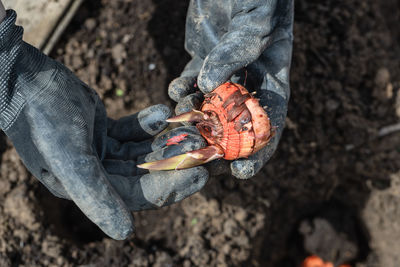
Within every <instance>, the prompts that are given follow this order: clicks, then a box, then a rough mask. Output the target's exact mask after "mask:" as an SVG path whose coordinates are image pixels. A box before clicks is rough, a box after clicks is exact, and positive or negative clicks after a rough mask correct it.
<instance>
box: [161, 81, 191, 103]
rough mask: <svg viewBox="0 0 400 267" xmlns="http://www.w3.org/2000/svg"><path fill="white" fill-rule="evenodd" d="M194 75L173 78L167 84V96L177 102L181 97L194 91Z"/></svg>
mask: <svg viewBox="0 0 400 267" xmlns="http://www.w3.org/2000/svg"><path fill="white" fill-rule="evenodd" d="M195 83H196V78H195V77H179V78H176V79H174V80H173V81H172V82H171V83H170V84H169V86H168V96H169V97H170V98H171V99H172V100H174V101H175V102H178V101H179V100H180V99H181V98H183V97H185V96H187V95H188V94H191V93H193V92H194V91H195V88H194V86H193V85H194V84H195Z"/></svg>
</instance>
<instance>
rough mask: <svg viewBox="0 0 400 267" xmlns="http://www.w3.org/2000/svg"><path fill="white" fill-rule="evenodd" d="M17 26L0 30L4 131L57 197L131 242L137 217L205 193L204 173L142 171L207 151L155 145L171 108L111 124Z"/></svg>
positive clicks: (9, 21) (91, 95) (84, 89)
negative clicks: (149, 164) (153, 161)
mask: <svg viewBox="0 0 400 267" xmlns="http://www.w3.org/2000/svg"><path fill="white" fill-rule="evenodd" d="M15 19H16V14H15V12H14V11H11V10H9V11H7V17H6V18H5V20H4V21H3V22H1V23H0V127H1V129H2V130H4V131H5V133H6V134H7V136H8V137H9V138H10V139H11V140H12V142H13V144H14V146H15V147H16V149H17V151H18V153H19V155H20V156H21V158H22V160H23V161H24V164H25V165H26V167H27V168H28V169H29V170H30V171H31V172H32V174H33V175H35V176H36V177H37V178H38V179H39V180H40V181H41V182H42V183H43V184H44V185H45V186H46V187H47V188H48V189H49V190H50V191H51V192H52V193H53V194H54V195H56V196H59V197H63V198H66V199H71V200H73V201H74V202H75V203H76V205H77V206H78V207H79V208H80V209H81V210H82V211H83V212H84V213H85V214H86V216H88V217H89V218H90V219H91V220H92V221H93V222H94V223H96V224H97V225H98V226H99V227H100V228H101V229H102V230H103V231H104V232H105V233H106V234H108V235H109V236H111V237H112V238H115V239H124V238H126V237H127V236H128V235H129V234H130V233H131V232H132V231H133V220H132V217H131V212H130V211H137V210H143V209H149V208H154V207H161V206H164V205H168V204H171V203H174V202H177V201H180V200H182V199H183V198H185V197H187V196H189V195H191V194H193V193H195V192H197V191H198V190H200V189H201V188H202V186H203V185H204V184H205V182H206V181H207V178H208V173H207V171H206V170H205V169H204V168H203V167H198V168H192V169H188V170H182V171H170V172H154V173H151V174H148V173H147V174H145V173H144V172H143V170H141V169H137V168H136V164H137V163H142V162H144V160H145V158H146V157H149V158H151V157H155V156H156V157H163V156H164V155H165V156H167V157H169V156H171V155H172V154H174V153H175V154H180V153H182V152H185V151H186V150H189V149H196V148H200V146H204V142H203V141H202V140H201V138H199V137H198V136H192V135H191V136H188V138H187V141H186V140H185V141H186V142H189V143H188V144H186V143H185V142H183V144H184V145H182V146H174V147H167V148H164V149H162V150H160V148H161V147H163V142H164V137H160V138H158V139H156V140H155V141H152V137H153V136H154V135H156V134H158V133H159V132H160V131H161V130H163V129H164V128H165V127H166V126H167V124H166V122H165V119H167V118H168V117H169V116H170V111H169V109H168V108H167V107H166V106H164V105H156V106H152V107H150V108H147V109H144V110H142V111H141V112H139V113H138V114H135V115H132V116H128V117H125V118H122V119H120V120H116V121H115V120H112V119H109V118H107V116H106V111H105V109H104V106H103V104H102V102H101V101H100V99H99V97H98V95H97V94H96V93H95V92H94V91H93V90H92V89H91V88H89V87H88V86H87V85H85V84H84V83H83V82H81V81H80V80H79V79H78V78H76V77H75V76H74V75H73V73H72V72H70V71H69V70H68V69H67V68H66V67H65V66H63V65H62V64H60V63H58V62H56V61H54V60H52V59H50V58H48V57H47V56H45V55H43V54H42V53H40V52H39V51H38V50H37V49H35V48H34V47H32V46H30V45H28V44H26V43H24V42H23V41H22V39H21V38H22V28H21V27H17V26H15V24H14V23H15ZM196 140H198V141H196ZM202 142H203V143H202ZM152 151H154V152H152ZM149 153H150V154H149Z"/></svg>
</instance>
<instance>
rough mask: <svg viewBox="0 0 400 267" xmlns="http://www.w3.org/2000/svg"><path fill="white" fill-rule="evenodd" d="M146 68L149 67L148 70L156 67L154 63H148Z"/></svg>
mask: <svg viewBox="0 0 400 267" xmlns="http://www.w3.org/2000/svg"><path fill="white" fill-rule="evenodd" d="M148 68H149V70H150V71H152V70H155V69H156V64H154V63H150V64H149V67H148Z"/></svg>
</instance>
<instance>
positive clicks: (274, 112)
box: [169, 0, 293, 179]
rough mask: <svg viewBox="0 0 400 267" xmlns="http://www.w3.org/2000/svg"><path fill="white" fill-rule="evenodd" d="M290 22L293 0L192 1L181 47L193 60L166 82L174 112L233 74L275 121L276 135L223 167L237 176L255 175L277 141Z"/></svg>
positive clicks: (285, 91)
mask: <svg viewBox="0 0 400 267" xmlns="http://www.w3.org/2000/svg"><path fill="white" fill-rule="evenodd" d="M292 26H293V1H291V0H287V1H278V0H272V1H271V0H243V1H233V0H224V1H212V0H192V1H191V2H190V6H189V10H188V15H187V20H186V37H185V38H186V40H185V47H186V50H187V51H188V52H189V53H190V55H191V56H192V60H191V61H190V62H189V63H188V64H187V65H186V67H185V69H184V71H183V73H182V74H181V77H179V78H177V79H175V80H174V81H172V82H171V84H170V86H169V95H170V97H171V98H172V99H173V100H175V101H177V102H178V104H177V106H176V109H175V111H176V113H177V114H181V113H183V112H187V111H190V110H192V109H193V108H198V107H199V105H200V104H201V102H202V101H203V93H209V92H211V91H212V90H213V89H215V88H216V87H217V86H219V85H221V84H222V83H224V82H226V81H227V80H228V79H231V80H232V81H233V82H238V83H241V84H245V86H246V88H247V89H249V91H257V94H256V95H255V97H257V98H260V104H261V105H262V106H266V107H267V108H266V111H267V113H268V116H269V117H270V119H271V124H272V126H275V127H276V132H275V136H274V137H273V138H272V139H271V141H270V143H269V144H268V145H267V146H266V147H265V148H264V149H262V150H260V151H258V152H257V153H256V154H254V155H252V156H250V157H249V158H247V159H239V160H235V161H233V162H231V163H230V167H228V168H227V169H226V170H225V171H226V172H231V173H232V174H233V175H234V176H236V177H237V178H241V179H247V178H249V177H252V176H254V175H255V174H256V173H257V172H258V171H259V170H260V169H261V168H262V167H263V165H264V164H265V163H266V162H267V161H268V159H269V158H270V157H271V156H272V154H273V152H274V151H275V149H276V147H277V145H278V141H279V138H280V136H281V133H282V130H283V127H284V123H285V117H286V111H287V104H288V100H289V94H290V91H289V69H290V61H291V54H292V39H293V37H292ZM196 81H197V84H196ZM198 89H200V90H201V92H198ZM221 165H224V164H221ZM225 165H226V164H225Z"/></svg>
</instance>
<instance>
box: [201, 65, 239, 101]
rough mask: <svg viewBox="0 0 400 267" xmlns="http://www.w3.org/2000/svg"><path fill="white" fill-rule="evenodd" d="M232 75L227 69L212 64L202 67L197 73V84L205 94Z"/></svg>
mask: <svg viewBox="0 0 400 267" xmlns="http://www.w3.org/2000/svg"><path fill="white" fill-rule="evenodd" d="M232 74H233V71H230V70H229V68H228V67H223V66H219V65H217V66H215V65H214V64H208V65H204V66H203V68H202V69H201V71H200V73H199V77H198V79H197V83H198V85H199V88H200V90H201V91H202V92H203V93H205V94H207V93H210V92H212V91H213V90H214V89H215V88H217V87H218V86H220V85H221V84H223V83H224V82H226V81H227V80H228V79H229V78H230V77H231V76H232Z"/></svg>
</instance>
